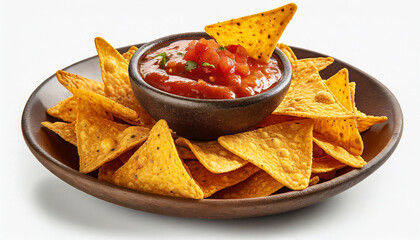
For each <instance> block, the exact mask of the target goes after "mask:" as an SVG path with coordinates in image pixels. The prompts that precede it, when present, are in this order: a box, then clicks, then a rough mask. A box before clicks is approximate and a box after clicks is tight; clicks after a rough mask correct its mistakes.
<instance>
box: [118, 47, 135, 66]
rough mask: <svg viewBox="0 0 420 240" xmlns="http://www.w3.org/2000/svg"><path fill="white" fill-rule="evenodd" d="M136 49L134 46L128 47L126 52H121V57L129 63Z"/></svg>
mask: <svg viewBox="0 0 420 240" xmlns="http://www.w3.org/2000/svg"><path fill="white" fill-rule="evenodd" d="M137 50H138V48H137V47H136V46H132V47H130V49H128V51H127V52H125V53H123V55H122V56H123V58H124V59H125V60H126V61H127V62H128V63H129V62H130V60H131V57H132V56H133V55H134V53H135V52H136V51H137Z"/></svg>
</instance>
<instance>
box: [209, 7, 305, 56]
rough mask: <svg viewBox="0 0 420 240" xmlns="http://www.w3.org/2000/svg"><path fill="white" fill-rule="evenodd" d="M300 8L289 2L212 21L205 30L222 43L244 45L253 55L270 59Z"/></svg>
mask: <svg viewBox="0 0 420 240" xmlns="http://www.w3.org/2000/svg"><path fill="white" fill-rule="evenodd" d="M296 9H297V6H296V4H294V3H289V4H287V5H284V6H282V7H279V8H276V9H273V10H270V11H266V12H262V13H257V14H253V15H250V16H246V17H241V18H237V19H232V20H229V21H225V22H221V23H216V24H211V25H208V26H206V27H205V31H206V33H207V34H209V35H210V36H212V37H213V38H214V39H215V40H216V41H217V43H219V44H220V45H222V46H228V45H241V46H242V47H244V48H245V49H246V50H247V52H248V54H249V56H250V57H252V58H254V59H257V60H260V61H263V62H268V60H269V59H270V57H271V54H272V53H273V51H274V49H275V47H276V44H277V42H278V40H279V39H280V36H281V35H282V34H283V31H284V29H285V28H286V26H287V24H288V23H289V22H290V20H291V19H292V17H293V15H294V14H295V12H296Z"/></svg>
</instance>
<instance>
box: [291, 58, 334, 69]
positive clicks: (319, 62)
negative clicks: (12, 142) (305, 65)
mask: <svg viewBox="0 0 420 240" xmlns="http://www.w3.org/2000/svg"><path fill="white" fill-rule="evenodd" d="M299 61H302V62H312V63H313V64H314V65H315V67H316V69H318V72H319V71H321V70H324V69H325V68H326V67H328V66H329V65H331V64H332V63H333V62H334V58H332V57H318V58H305V59H300V60H299Z"/></svg>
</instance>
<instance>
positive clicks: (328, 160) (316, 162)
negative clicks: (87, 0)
mask: <svg viewBox="0 0 420 240" xmlns="http://www.w3.org/2000/svg"><path fill="white" fill-rule="evenodd" d="M345 166H347V165H346V164H344V163H341V162H339V161H337V160H335V159H334V158H333V157H331V156H323V157H318V158H314V159H313V161H312V173H326V172H331V171H336V170H338V169H341V168H344V167H345Z"/></svg>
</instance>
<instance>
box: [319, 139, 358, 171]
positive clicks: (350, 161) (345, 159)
mask: <svg viewBox="0 0 420 240" xmlns="http://www.w3.org/2000/svg"><path fill="white" fill-rule="evenodd" d="M313 140H314V142H315V143H316V144H317V145H318V146H319V147H321V148H322V149H323V150H324V151H325V153H326V154H328V155H330V156H331V157H333V158H334V159H336V160H338V161H340V162H342V163H344V164H346V165H349V166H351V167H355V168H361V167H363V166H364V165H365V164H366V162H365V160H363V158H362V157H361V156H355V155H352V154H351V153H349V152H348V151H346V150H345V149H344V148H342V147H339V146H337V145H333V144H331V143H329V142H327V141H324V140H321V139H319V138H318V137H314V139H313Z"/></svg>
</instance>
